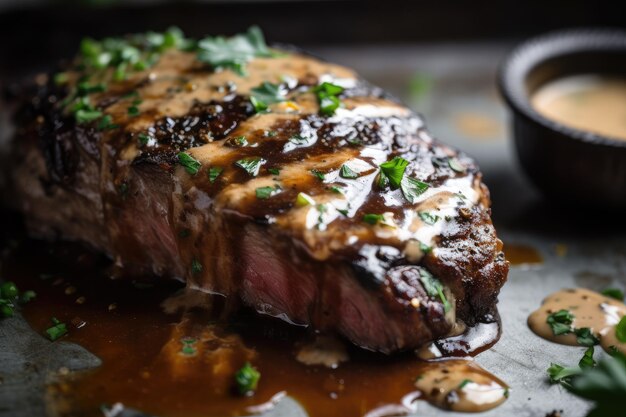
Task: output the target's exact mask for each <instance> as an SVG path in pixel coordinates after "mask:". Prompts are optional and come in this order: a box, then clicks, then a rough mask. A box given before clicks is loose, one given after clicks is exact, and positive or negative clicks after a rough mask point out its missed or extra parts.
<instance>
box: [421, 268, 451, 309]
mask: <svg viewBox="0 0 626 417" xmlns="http://www.w3.org/2000/svg"><path fill="white" fill-rule="evenodd" d="M419 274H420V281H421V282H422V285H423V286H424V289H425V290H426V293H427V294H428V296H429V297H433V298H439V300H441V303H442V304H443V308H444V311H445V312H446V313H447V312H448V311H450V309H451V308H452V305H451V304H450V302H449V301H448V299H447V298H446V296H445V294H444V290H443V285H442V284H441V281H439V280H438V279H437V278H435V277H434V276H433V275H432V274H431V273H430V272H428V271H427V270H426V269H424V268H420V270H419Z"/></svg>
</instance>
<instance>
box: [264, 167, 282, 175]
mask: <svg viewBox="0 0 626 417" xmlns="http://www.w3.org/2000/svg"><path fill="white" fill-rule="evenodd" d="M267 172H269V173H270V174H272V175H280V168H268V169H267Z"/></svg>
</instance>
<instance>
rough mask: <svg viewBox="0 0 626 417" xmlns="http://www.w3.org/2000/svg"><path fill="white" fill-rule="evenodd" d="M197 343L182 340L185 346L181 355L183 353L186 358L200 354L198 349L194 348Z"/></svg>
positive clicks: (191, 340) (193, 340)
mask: <svg viewBox="0 0 626 417" xmlns="http://www.w3.org/2000/svg"><path fill="white" fill-rule="evenodd" d="M196 342H197V341H196V339H191V338H188V339H183V340H181V343H182V345H183V346H182V348H181V349H180V353H182V354H183V355H185V356H193V355H195V354H196V353H197V352H198V351H197V350H196V348H195V347H194V345H195V344H196Z"/></svg>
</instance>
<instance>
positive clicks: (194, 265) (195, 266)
mask: <svg viewBox="0 0 626 417" xmlns="http://www.w3.org/2000/svg"><path fill="white" fill-rule="evenodd" d="M201 272H202V264H201V263H200V261H198V260H197V259H195V258H194V259H192V260H191V273H192V274H193V275H198V274H199V273H201Z"/></svg>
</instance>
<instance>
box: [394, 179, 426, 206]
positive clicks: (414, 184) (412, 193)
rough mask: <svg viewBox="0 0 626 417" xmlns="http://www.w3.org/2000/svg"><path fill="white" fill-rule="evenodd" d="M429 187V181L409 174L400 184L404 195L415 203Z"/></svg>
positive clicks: (410, 201)
mask: <svg viewBox="0 0 626 417" xmlns="http://www.w3.org/2000/svg"><path fill="white" fill-rule="evenodd" d="M429 187H430V186H429V185H428V184H427V183H425V182H422V181H420V180H418V179H415V178H413V177H409V176H405V177H404V179H403V180H402V183H401V184H400V188H401V189H402V195H404V198H406V199H407V201H408V202H409V203H411V204H413V203H415V202H416V201H417V198H418V197H419V196H421V195H422V194H424V193H425V192H426V190H428V188H429Z"/></svg>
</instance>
